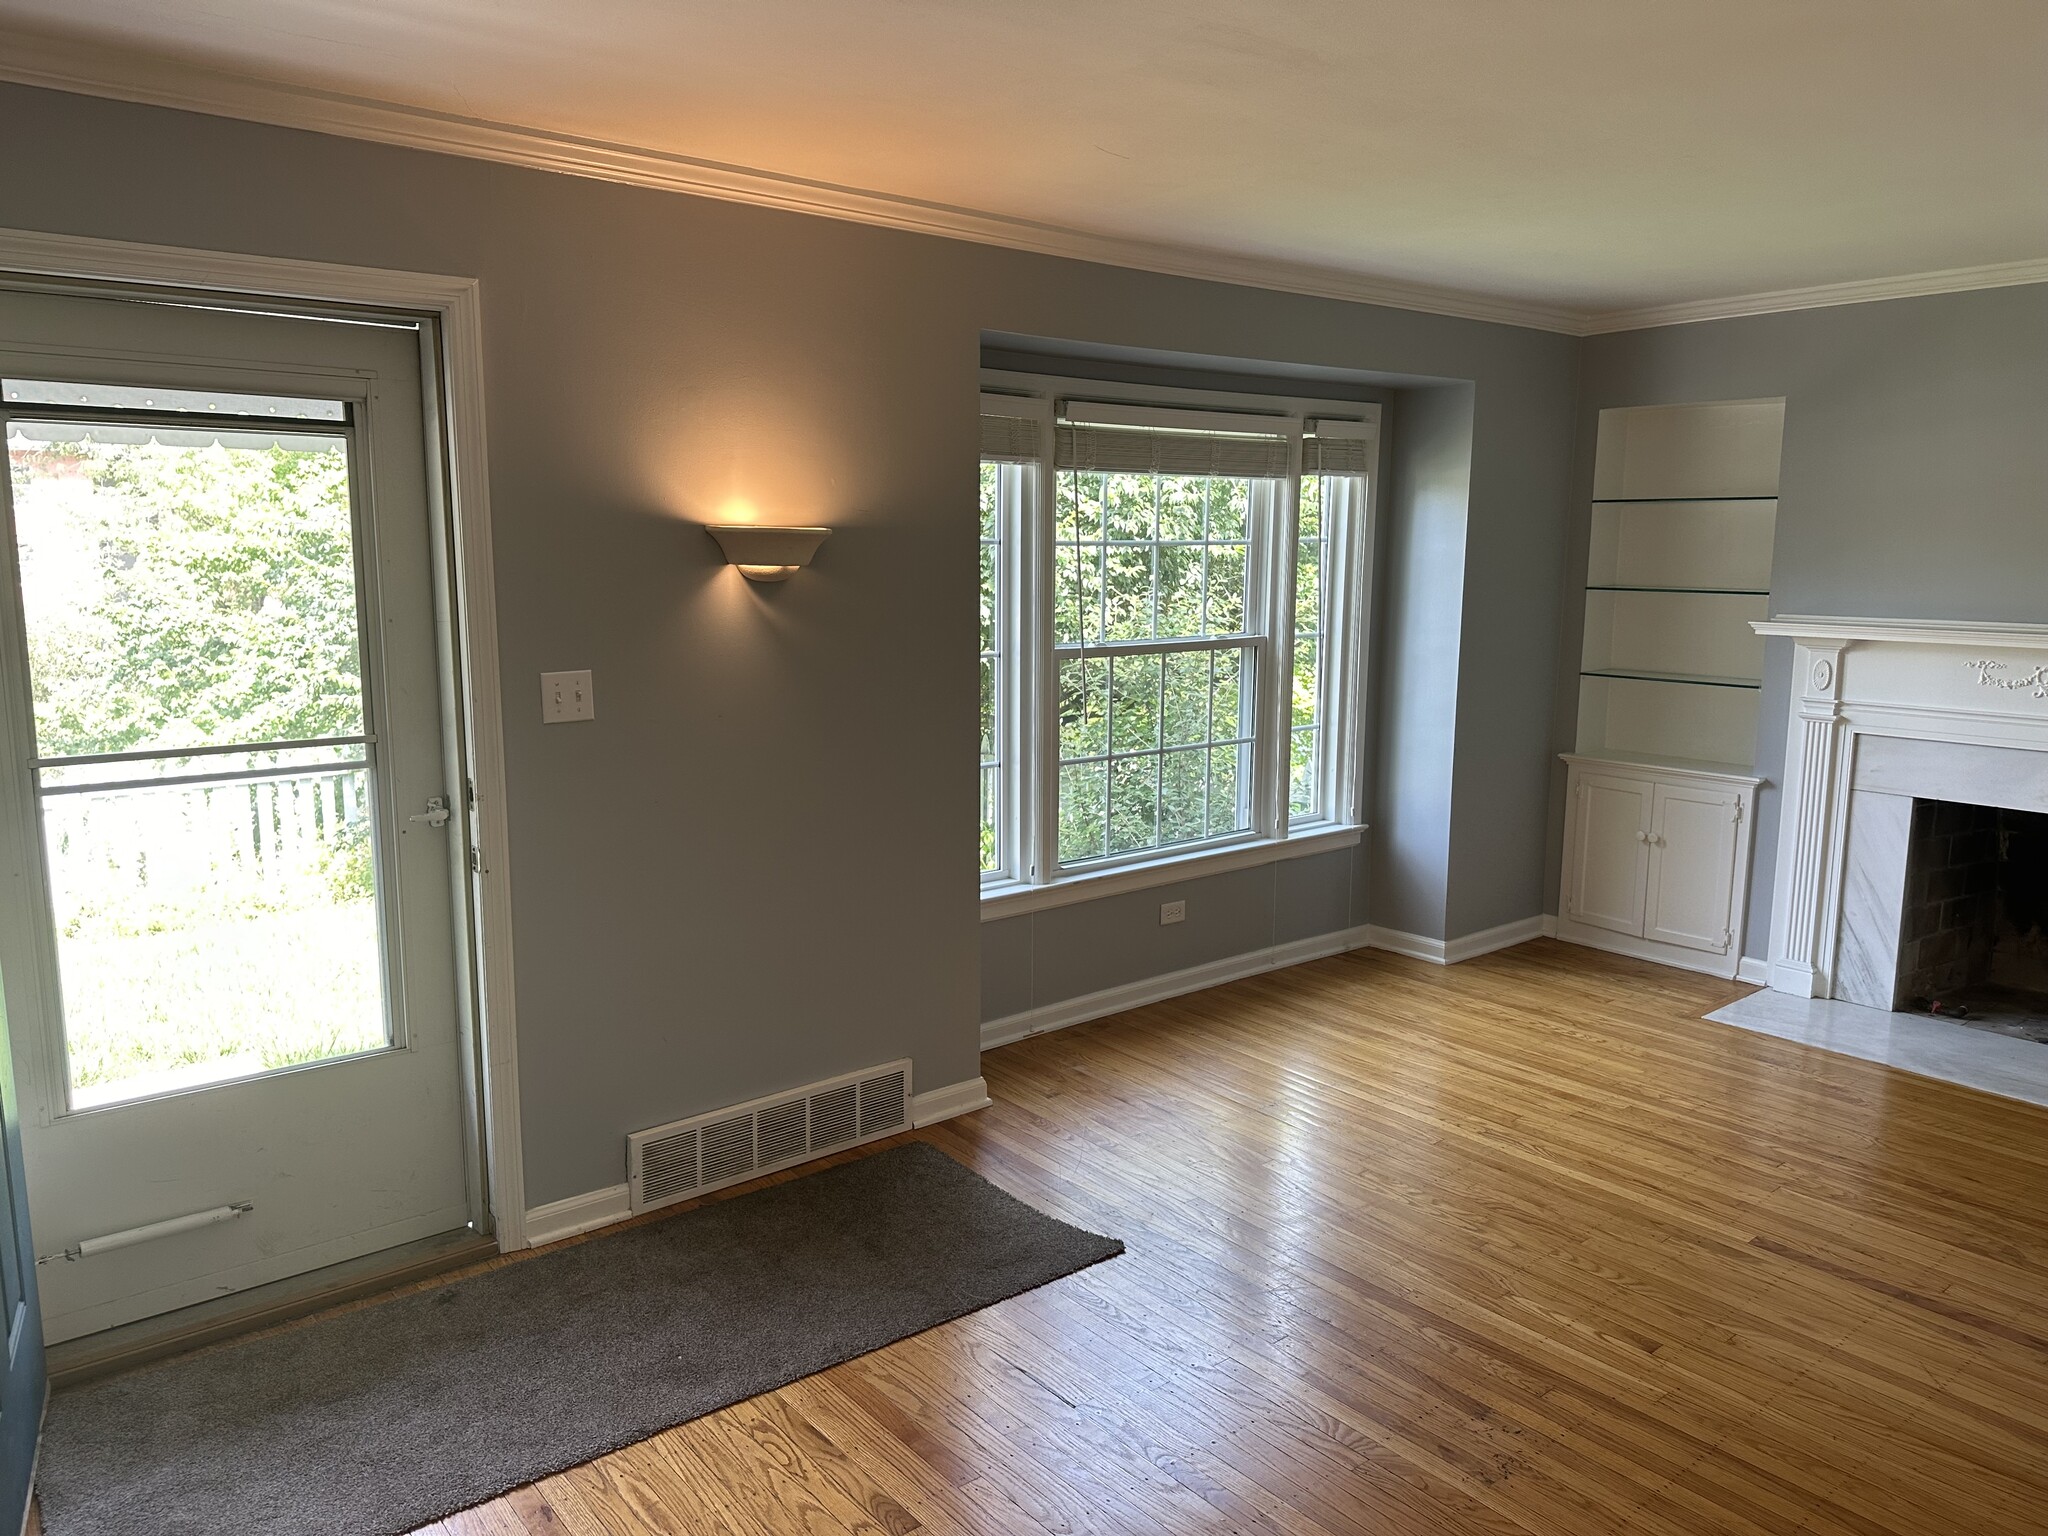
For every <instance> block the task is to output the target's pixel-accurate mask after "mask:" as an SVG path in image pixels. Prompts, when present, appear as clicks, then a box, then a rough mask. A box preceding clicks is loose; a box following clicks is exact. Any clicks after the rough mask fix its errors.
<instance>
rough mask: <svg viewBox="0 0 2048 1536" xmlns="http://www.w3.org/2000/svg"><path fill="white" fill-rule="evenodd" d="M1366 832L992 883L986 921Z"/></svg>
mask: <svg viewBox="0 0 2048 1536" xmlns="http://www.w3.org/2000/svg"><path fill="white" fill-rule="evenodd" d="M1364 835H1365V827H1364V826H1363V825H1359V826H1348V827H1319V828H1317V829H1316V830H1315V831H1313V832H1300V833H1296V834H1295V835H1294V836H1292V837H1287V838H1278V839H1274V840H1270V841H1265V842H1257V843H1239V844H1236V845H1235V846H1233V847H1229V848H1207V849H1202V850H1200V851H1197V852H1194V853H1176V854H1169V855H1168V856H1166V857H1165V858H1159V859H1148V860H1147V861H1146V862H1144V863H1143V864H1123V865H1119V866H1118V867H1117V868H1115V869H1105V870H1101V871H1099V872H1097V873H1095V874H1086V875H1067V876H1065V877H1063V878H1061V879H1059V880H1056V881H1054V882H1053V883H1052V884H1050V885H1027V884H1025V883H1023V882H1022V881H1014V880H1013V881H1008V882H1005V883H1004V884H1001V885H996V884H989V885H985V886H983V887H982V890H981V920H982V921H983V922H984V923H990V922H994V921H995V920H996V919H998V918H1003V917H1017V916H1019V915H1020V914H1022V913H1025V912H1043V911H1045V910H1046V909H1048V908H1050V907H1067V906H1072V905H1073V904H1074V903H1076V902H1080V901H1095V900H1097V899H1098V898H1100V897H1103V896H1116V895H1120V894H1122V893H1123V892H1125V891H1143V890H1149V889H1150V888H1152V887H1153V886H1158V885H1172V884H1173V883H1175V882H1176V881H1180V880H1200V879H1202V878H1204V877H1205V876H1208V875H1221V874H1227V873H1228V872H1229V871H1231V870H1233V869H1252V868H1255V867H1256V866H1258V865H1261V864H1277V863H1279V862H1280V861H1281V860H1283V859H1305V858H1309V857H1311V856H1312V855H1315V854H1318V853H1328V852H1330V851H1331V850H1332V849H1336V848H1353V847H1356V846H1357V845H1358V842H1359V840H1360V839H1361V838H1363V837H1364Z"/></svg>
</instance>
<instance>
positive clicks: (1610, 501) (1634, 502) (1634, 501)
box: [1593, 496, 1778, 507]
mask: <svg viewBox="0 0 2048 1536" xmlns="http://www.w3.org/2000/svg"><path fill="white" fill-rule="evenodd" d="M1777 499H1778V498H1777V497H1775V496H1595V497H1594V498H1593V505H1594V506H1596V507H1644V506H1649V505H1651V504H1652V503H1669V504H1673V505H1683V504H1685V503H1687V502H1702V501H1776V500H1777Z"/></svg>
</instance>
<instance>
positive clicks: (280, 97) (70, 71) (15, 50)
mask: <svg viewBox="0 0 2048 1536" xmlns="http://www.w3.org/2000/svg"><path fill="white" fill-rule="evenodd" d="M0 81H11V82H13V83H15V84H17V85H31V86H41V87H43V88H45V89H49V90H59V91H71V92H74V93H77V94H80V95H87V96H102V97H107V98H110V99H112V100H116V101H129V102H135V103H138V104H141V105H144V106H155V107H173V108H177V109H179V110H182V111H187V112H200V113H205V114H207V115H209V116H213V117H231V118H240V119H242V120H244V121H247V122H256V123H267V124H270V125H272V126H274V127H281V128H299V129H304V130H307V131H309V132H313V133H326V134H335V135H339V136H341V137H343V138H351V139H366V140H369V141H371V142H373V143H379V144H393V145H398V146H401V147H404V148H407V149H424V150H429V151H432V152H434V153H437V154H445V155H462V156H466V157H468V158H470V159H477V160H491V161H496V162H498V163H499V164H502V165H517V166H524V167H527V168H529V169H534V170H544V171H555V172H558V173H560V174H562V175H567V176H583V177H589V178H593V179H595V180H599V181H613V182H620V183H623V184H625V185H627V186H636V187H651V188H654V189H656V190H659V191H665V192H683V193H687V194H689V195H691V196H695V197H713V198H718V199H720V200H722V201H725V202H735V203H748V204H751V205H753V206H755V207H760V208H777V209H781V210H783V211H785V212H790V213H804V214H811V215H814V216H817V217H820V218H829V219H843V220H848V221H851V222H853V223H857V224H869V225H875V226H878V227H881V228H885V229H900V230H907V231H910V232H912V233H916V234H925V235H937V236H940V237H942V238H945V239H950V240H967V241H972V242H974V243H975V244H978V245H992V246H1001V247H1003V248H1005V249H1008V250H1017V251H1029V252H1033V253H1035V254H1037V255H1042V256H1060V257H1066V258H1069V259H1071V260H1075V261H1089V262H1096V263H1099V264H1101V265H1104V266H1112V267H1124V268H1129V269H1132V270H1136V271H1140V272H1156V273H1160V274H1162V275H1165V276H1170V277H1186V278H1194V279H1197V280H1200V281H1204V282H1218V283H1232V284H1236V285H1239V286H1242V287H1248V288H1263V289H1267V290H1270V291H1273V292H1278V293H1296V294H1302V295H1305V296H1308V297H1311V298H1322V299H1339V300H1343V301H1345V302H1347V303H1354V304H1376V305H1380V306H1383V307H1385V308H1388V309H1405V310H1413V311H1416V312H1419V313H1422V314H1431V315H1445V316H1449V317H1452V318H1455V319H1462V320H1479V321H1486V322H1489V323H1492V324H1496V325H1515V326H1524V327H1528V328H1530V329H1533V330H1541V331H1552V332H1556V333H1559V334H1562V335H1566V336H1593V335H1602V334H1606V333H1609V332H1613V331H1636V330H1647V329H1649V328H1651V327H1654V326H1664V325H1686V324H1693V323H1697V322H1699V321H1704V320H1730V319H1736V318H1739V317H1741V316H1745V315H1766V314H1776V313H1781V312H1783V311H1787V310H1796V309H1819V308H1825V307H1830V306H1834V305H1839V304H1867V303H1873V302H1876V301H1879V300H1883V299H1903V298H1912V297H1916V296H1919V295H1923V294H1936V293H1960V292H1964V291H1967V290H1970V289H1976V288H2000V287H2010V286H2014V285H2017V284H2022V283H2041V282H2048V258H2042V259H2039V260H2031V261H2013V262H2003V263H1998V264H1994V265H1990V266H1980V267H1956V268H1952V269H1949V270H1946V271H1940V272H1920V273H1913V274H1909V275H1906V276H1901V277H1882V278H1868V279H1863V280H1859V281H1855V282H1846V283H1823V284H1819V285H1817V286H1813V287H1807V288H1784V289H1779V290H1777V291H1774V292H1768V293H1752V294H1739V295H1734V296H1731V297H1728V298H1720V299H1696V300H1689V301H1686V302H1683V303H1677V304H1658V305H1649V306H1644V307H1641V308H1635V309H1616V310H1601V311H1592V310H1585V309H1577V308H1573V307H1570V306H1568V305H1561V304H1544V303H1539V302H1536V301H1533V300H1525V299H1513V298H1504V297H1500V296H1498V295H1489V294H1483V293H1473V292H1469V291H1466V290H1462V289H1453V288H1439V287H1435V286H1432V285H1430V284H1427V283H1416V282H1410V281H1406V280H1404V279H1401V278H1390V277H1375V276H1372V275H1370V274H1367V273H1360V272H1348V271H1344V270H1341V269H1338V268H1333V267H1325V266H1317V265H1314V264H1311V263H1306V262H1293V261H1287V260H1285V259H1283V258H1280V257H1267V256H1247V255H1235V254H1232V253H1230V252H1227V251H1216V250H1206V249H1203V248H1200V247H1196V246H1182V245H1173V244H1168V243H1165V242H1159V241H1148V240H1135V239H1128V238H1125V237H1122V236H1118V235H1108V234H1102V233H1100V232H1097V231H1093V230H1085V229H1074V228H1069V227H1067V226H1064V225H1060V224H1052V223H1047V222H1043V221H1040V220H1035V219H1024V218H1017V217H1013V216H1011V215H1008V214H1000V213H990V212H987V211H986V210H983V209H977V208H962V207H956V206H954V205H952V204H948V203H937V202H928V201H925V200H923V199H919V198H911V197H899V196H896V195H894V194H891V193H886V192H874V191H869V190H867V189H865V188H861V187H847V186H840V185H837V184H835V183H832V182H825V181H814V180H810V179H807V178H805V177H800V176H785V175H780V174H778V173H776V172H772V171H761V170H755V169H752V168H750V167H747V166H740V165H728V164H724V163H722V162H719V161H715V160H699V159H694V158H692V157H691V156H688V155H677V154H670V153H666V152H664V151H660V150H651V149H643V148H640V147H637V146H635V145H630V144H616V143H611V142H608V141H606V140H602V139H593V138H584V137H580V136H578V135H575V134H566V133H554V132H550V131H548V130H545V129H539V128H528V127H522V126H520V125H518V124H515V123H501V122H494V121H491V120H489V119H486V118H474V117H461V116H457V115H455V114H453V113H444V112H435V111H431V110H429V109H427V108H424V107H412V106H405V105H402V104H399V103H396V102H389V101H381V100H377V99H375V98H372V97H366V96H352V95H348V94H345V93H343V92H339V91H328V90H321V89H319V88H317V87H313V86H305V85H291V84H285V83H281V82H277V81H268V80H261V79H257V78H255V77H253V76H247V75H238V74H234V73H231V72H228V71H224V70H218V69H214V68H211V67H208V66H205V65H200V64H194V63H190V62H186V61H182V60H176V59H169V58H164V57H162V56H160V55H155V54H148V53H143V52H138V51H135V50H130V49H123V48H118V47H111V46H103V45H100V44H96V43H91V42H88V41H85V40H82V39H77V38H61V37H53V36H50V35H49V34H46V33H35V32H23V31H17V30H14V29H12V28H6V27H0Z"/></svg>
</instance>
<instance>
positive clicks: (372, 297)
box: [0, 229, 526, 1253]
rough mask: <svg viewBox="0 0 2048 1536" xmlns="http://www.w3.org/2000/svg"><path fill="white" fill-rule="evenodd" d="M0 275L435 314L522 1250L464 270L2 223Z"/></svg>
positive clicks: (486, 576)
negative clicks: (139, 240) (456, 273)
mask: <svg viewBox="0 0 2048 1536" xmlns="http://www.w3.org/2000/svg"><path fill="white" fill-rule="evenodd" d="M0 272H18V273H23V274H29V275H33V276H38V277H64V278H75V279H85V280H97V281H101V282H126V283H153V284H161V285H165V286H169V287H176V288H187V289H203V290H212V291H219V292H223V293H235V294H247V295H255V296H261V297H264V298H277V299H296V300H301V301H313V302H324V303H340V304H364V305H378V306H384V307H388V308H396V309H408V310H414V311H425V312H427V313H430V314H433V315H435V316H437V317H438V319H439V322H440V326H439V328H440V337H441V355H440V358H439V359H438V362H439V366H440V370H441V385H442V395H443V398H444V400H445V409H446V413H447V419H446V421H445V422H444V423H443V427H444V430H445V433H446V439H445V443H444V451H445V452H446V455H447V460H448V487H449V495H450V497H451V498H452V501H453V506H452V508H451V511H452V516H451V518H450V526H451V528H452V530H453V536H454V549H453V550H452V552H451V553H452V555H453V560H454V577H455V593H454V612H455V617H456V625H457V628H458V631H459V633H458V635H457V639H458V641H459V646H458V650H459V653H460V656H461V663H462V664H461V672H462V675H461V677H459V678H458V679H457V680H456V684H457V687H458V688H459V689H460V690H461V694H462V709H463V716H464V723H465V725H466V727H467V730H466V732H465V733H464V747H465V750H466V751H467V753H468V758H469V761H468V764H467V767H468V771H469V778H470V782H471V784H473V785H474V786H475V792H476V806H475V809H474V811H473V819H474V832H473V835H474V837H475V840H476V848H477V852H478V854H479V855H480V858H481V861H482V868H481V870H480V871H478V873H477V876H476V882H475V890H476V902H477V913H476V943H477V955H476V979H477V991H478V996H477V1000H476V1004H477V1027H478V1030H479V1032H480V1034H481V1041H480V1049H479V1051H478V1055H479V1058H480V1061H479V1066H480V1069H481V1073H482V1079H483V1082H482V1087H483V1105H482V1109H483V1132H482V1135H483V1151H484V1168H485V1178H486V1180H487V1183H488V1187H489V1192H490V1205H491V1219H492V1224H493V1227H494V1230H495V1233H496V1236H497V1239H498V1249H499V1251H500V1252H503V1253H509V1252H511V1251H513V1250H514V1249H517V1248H524V1247H525V1246H526V1172H525V1164H524V1163H523V1161H522V1160H521V1151H520V1133H519V1053H518V1045H517V1035H516V1032H515V1022H514V1010H513V995H512V875H511V850H510V847H509V839H508V837H507V830H506V817H505V731H504V721H503V718H502V712H501V709H500V700H499V688H498V609H497V592H496V587H495V585H494V583H493V580H492V563H491V512H490V487H489V476H488V468H487V460H486V455H485V449H484V370H483V307H482V303H481V300H480V298H479V294H478V284H477V280H476V279H475V278H473V277H444V276H438V275H436V274H433V273H427V272H397V271H389V270H386V269H384V268H381V267H349V266H339V265H336V264H334V263H331V262H324V261H295V260H291V259H288V258H284V257H275V256H247V255H239V254H235V253H232V252H226V251H200V250H190V249H186V248H184V247H181V246H169V245H140V244H132V243H130V242H128V241H125V240H97V239H92V238H89V237H87V236H83V235H51V234H41V233H37V232H35V231H32V230H17V229H0Z"/></svg>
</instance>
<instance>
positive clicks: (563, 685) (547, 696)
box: [540, 670, 597, 725]
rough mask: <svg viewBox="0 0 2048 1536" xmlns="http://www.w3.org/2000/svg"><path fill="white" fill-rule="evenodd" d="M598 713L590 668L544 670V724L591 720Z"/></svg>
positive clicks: (541, 689) (542, 695) (541, 677)
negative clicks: (591, 683) (565, 670)
mask: <svg viewBox="0 0 2048 1536" xmlns="http://www.w3.org/2000/svg"><path fill="white" fill-rule="evenodd" d="M596 714H597V696H596V694H595V693H593V692H592V691H591V687H590V673H589V671H588V670H585V671H582V672H543V673H541V675H540V718H541V723H542V724H543V725H560V724H562V723H563V722H564V721H568V720H589V719H593V718H595V716H596Z"/></svg>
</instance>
